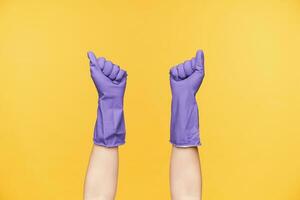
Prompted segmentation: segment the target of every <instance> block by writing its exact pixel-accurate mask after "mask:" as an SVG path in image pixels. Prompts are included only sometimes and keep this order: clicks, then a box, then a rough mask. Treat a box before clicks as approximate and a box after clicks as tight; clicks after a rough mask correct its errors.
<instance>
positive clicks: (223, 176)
mask: <svg viewBox="0 0 300 200" xmlns="http://www.w3.org/2000/svg"><path fill="white" fill-rule="evenodd" d="M198 48H202V49H204V51H205V61H206V77H205V80H204V82H203V85H202V87H201V89H200V92H199V94H198V96H197V99H198V103H199V109H200V113H201V120H200V121H201V134H202V136H201V139H202V143H203V146H202V147H201V148H200V155H201V162H202V170H203V196H204V198H203V199H204V200H241V199H243V200H253V199H255V200H299V199H300V159H299V155H300V128H299V113H300V106H299V102H300V88H299V86H300V84H299V79H300V75H299V74H300V56H299V53H300V51H299V49H300V2H299V1H298V0H294V1H292V0H286V1H279V0H273V1H270V0H269V1H260V0H247V1H235V0H218V1H217V0H212V1H208V0H206V1H179V0H173V1H171V0H168V1H159V0H155V1H138V0H131V1H125V0H124V1H108V0H107V1H66V0H64V1H50V0H49V1H31V0H28V1H21V0H20V1H17V0H11V1H10V0H1V1H0V76H1V77H0V98H1V99H0V100H1V101H0V112H1V113H0V133H1V134H0V152H1V153H0V199H1V200H25V199H26V200H27V199H28V200H32V199H43V200H56V199H57V200H65V199H81V198H82V190H83V186H82V185H83V180H84V176H85V172H86V168H87V164H88V158H89V153H90V150H91V146H92V133H93V127H94V122H95V118H96V108H97V94H96V90H95V88H94V85H93V82H92V80H91V78H90V74H89V66H88V60H87V57H86V52H87V51H88V50H94V51H95V53H96V54H97V55H99V56H100V55H101V56H105V57H106V58H108V59H111V60H112V61H113V62H115V63H118V64H119V65H120V66H122V67H123V68H125V69H126V70H127V71H128V74H129V76H128V84H127V90H126V96H125V115H126V127H127V144H126V145H125V146H123V147H122V148H121V149H120V181H119V188H118V194H117V199H120V200H125V199H126V200H132V199H143V200H153V199H161V200H165V199H170V197H169V190H168V167H169V163H168V162H169V154H170V145H169V143H168V139H169V121H170V100H171V96H170V88H169V81H168V70H169V67H171V66H172V65H174V64H177V63H179V62H182V61H184V60H185V59H187V58H190V57H192V56H194V54H195V52H196V50H197V49H198Z"/></svg>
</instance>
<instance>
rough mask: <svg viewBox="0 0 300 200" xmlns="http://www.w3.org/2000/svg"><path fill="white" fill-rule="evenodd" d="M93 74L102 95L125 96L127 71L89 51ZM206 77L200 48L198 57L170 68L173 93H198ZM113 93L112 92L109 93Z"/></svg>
mask: <svg viewBox="0 0 300 200" xmlns="http://www.w3.org/2000/svg"><path fill="white" fill-rule="evenodd" d="M88 58H89V60H90V70H91V76H92V79H93V81H94V83H95V86H96V88H97V90H98V94H99V95H100V96H103V95H114V96H119V97H123V96H124V92H125V87H126V79H127V72H126V71H124V70H123V69H121V68H120V67H119V66H118V65H116V64H113V63H112V62H111V61H109V60H106V59H105V58H103V57H100V58H97V57H96V56H95V54H94V53H93V52H88ZM203 78H204V54H203V51H202V50H198V51H197V53H196V57H193V58H192V59H190V60H186V61H185V62H184V63H180V64H179V65H176V66H174V67H172V68H171V69H170V83H171V89H172V95H173V96H174V95H175V96H180V94H181V93H182V92H191V93H193V94H196V93H197V91H198V89H199V87H200V85H201V83H202V80H203ZM109 93H112V94H109Z"/></svg>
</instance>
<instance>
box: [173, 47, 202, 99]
mask: <svg viewBox="0 0 300 200" xmlns="http://www.w3.org/2000/svg"><path fill="white" fill-rule="evenodd" d="M203 78H204V54H203V51H202V50H198V51H197V53H196V58H192V59H191V60H187V61H185V62H184V63H181V64H179V65H177V66H175V67H172V68H171V70H170V82H171V89H172V95H173V96H180V95H181V94H182V93H186V92H188V93H192V94H194V95H195V94H196V93H197V91H198V89H199V87H200V85H201V83H202V81H203Z"/></svg>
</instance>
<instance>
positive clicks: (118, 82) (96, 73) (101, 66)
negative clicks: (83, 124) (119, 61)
mask: <svg viewBox="0 0 300 200" xmlns="http://www.w3.org/2000/svg"><path fill="white" fill-rule="evenodd" d="M88 58H89V60H90V70H91V76H92V79H93V81H94V83H95V86H96V88H97V91H98V95H99V101H98V113H97V121H96V124H95V130H94V143H95V144H97V145H101V146H106V147H115V146H119V145H121V144H124V143H125V122H124V113H123V99H124V93H125V88H126V80H127V73H126V71H124V70H122V69H120V67H119V66H118V65H115V64H113V63H112V62H111V61H108V60H106V59H105V58H103V57H100V58H97V57H96V56H95V54H94V53H93V52H88Z"/></svg>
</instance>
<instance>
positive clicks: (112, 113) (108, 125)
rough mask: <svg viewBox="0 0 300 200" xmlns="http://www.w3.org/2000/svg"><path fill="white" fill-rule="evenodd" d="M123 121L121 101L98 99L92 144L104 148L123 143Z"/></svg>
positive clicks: (124, 132)
mask: <svg viewBox="0 0 300 200" xmlns="http://www.w3.org/2000/svg"><path fill="white" fill-rule="evenodd" d="M125 134H126V130H125V119H124V111H123V99H122V98H118V99H114V98H102V97H101V98H100V99H99V102H98V112H97V121H96V124H95V130H94V143H95V144H96V145H100V146H105V147H116V146H119V145H121V144H124V143H125Z"/></svg>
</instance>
